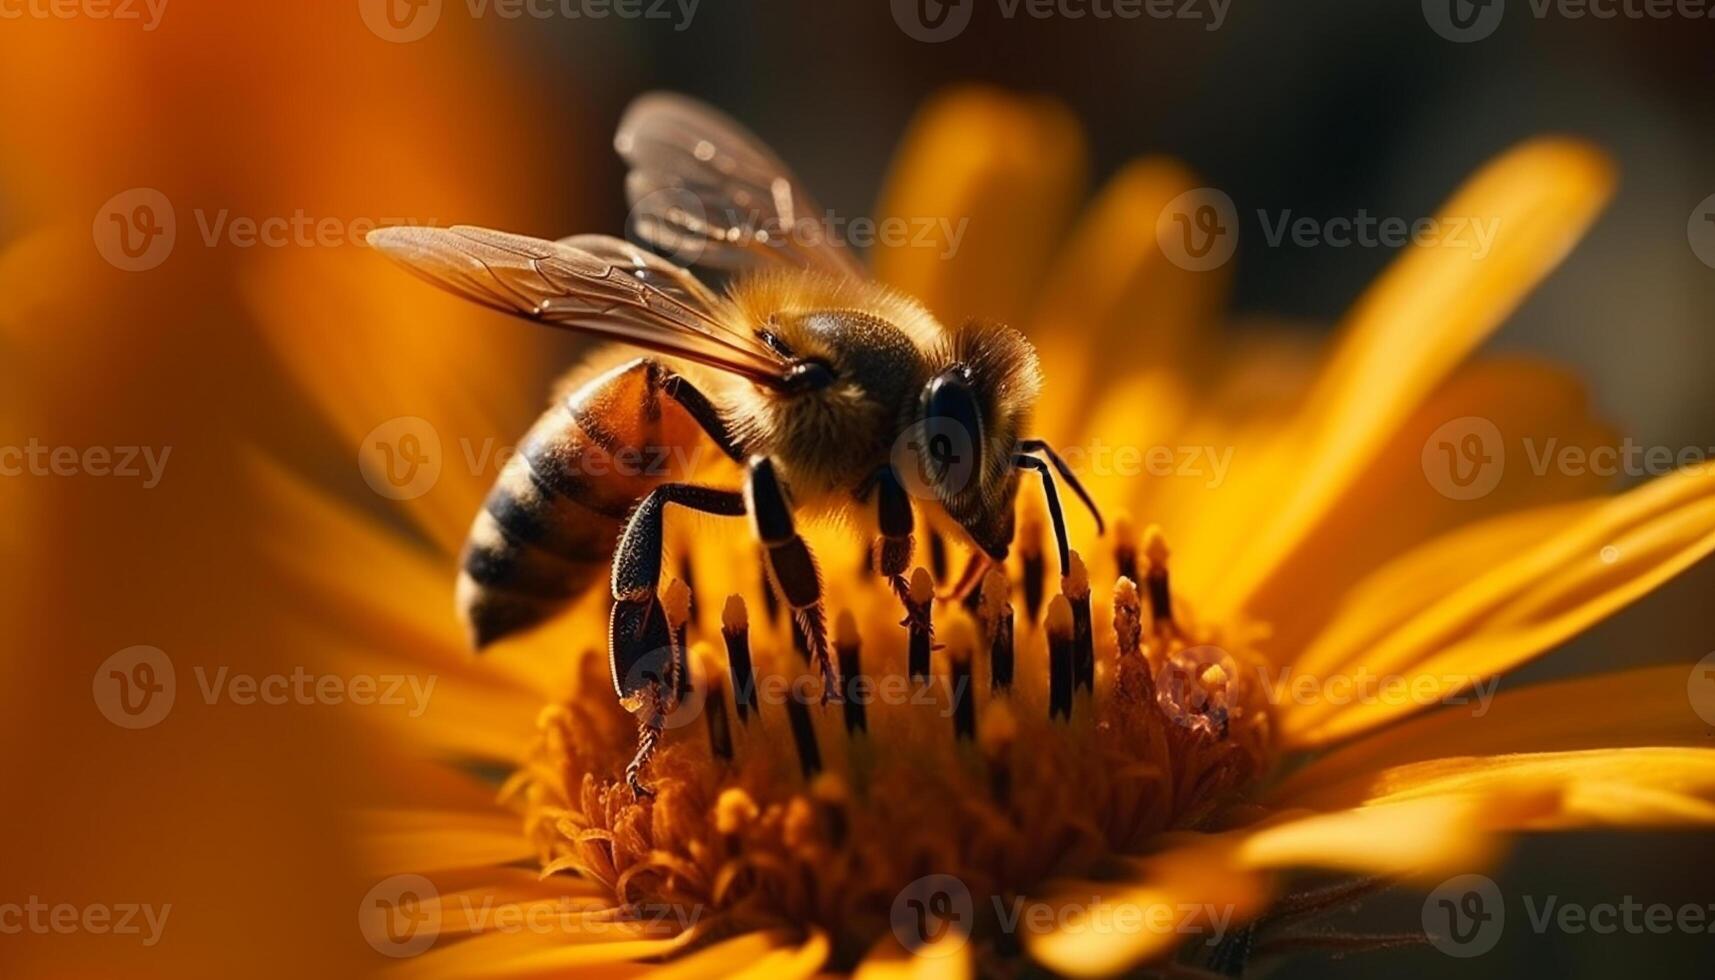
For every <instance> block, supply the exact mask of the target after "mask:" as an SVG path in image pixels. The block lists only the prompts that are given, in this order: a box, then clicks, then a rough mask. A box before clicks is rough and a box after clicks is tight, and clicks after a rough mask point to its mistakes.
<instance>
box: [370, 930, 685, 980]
mask: <svg viewBox="0 0 1715 980" xmlns="http://www.w3.org/2000/svg"><path fill="white" fill-rule="evenodd" d="M697 934H698V931H697V930H696V929H687V930H685V931H684V932H682V933H680V934H679V935H676V936H671V937H667V938H643V939H640V938H636V935H637V929H636V928H635V927H634V926H629V925H622V924H618V923H591V924H590V925H589V927H588V928H585V929H572V930H567V931H561V930H558V929H555V930H551V931H549V932H545V933H544V932H532V931H528V930H524V931H507V932H491V933H486V934H484V935H481V936H477V937H474V938H472V939H466V940H462V941H460V942H456V943H452V944H450V945H447V946H442V947H438V948H435V949H431V950H429V951H428V952H426V953H424V954H422V955H421V956H418V957H415V958H414V959H410V960H406V961H404V962H403V963H401V964H400V965H399V966H398V967H396V968H395V969H393V970H391V971H389V973H388V975H389V976H392V977H397V978H400V980H403V978H424V980H428V978H446V980H454V978H460V980H462V978H466V977H475V976H479V977H494V978H506V980H526V978H535V977H541V978H544V980H546V978H550V977H565V976H576V977H579V978H583V977H600V976H607V975H630V974H632V973H633V972H643V971H640V970H639V971H624V973H620V974H613V973H610V972H609V970H611V968H614V967H620V966H627V965H633V964H638V963H639V962H641V961H646V960H651V959H654V958H657V957H662V956H670V955H672V954H673V953H675V952H677V951H678V950H680V949H683V948H685V946H686V945H688V944H689V943H690V942H692V941H693V940H694V939H695V938H696V936H697Z"/></svg>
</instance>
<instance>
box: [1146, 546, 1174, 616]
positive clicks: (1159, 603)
mask: <svg viewBox="0 0 1715 980" xmlns="http://www.w3.org/2000/svg"><path fill="white" fill-rule="evenodd" d="M1143 552H1144V557H1145V558H1147V559H1148V560H1149V577H1148V582H1147V585H1148V588H1149V617H1150V620H1151V622H1153V623H1154V625H1155V632H1156V634H1157V635H1162V634H1165V633H1166V632H1167V631H1168V630H1170V629H1172V628H1173V591H1172V589H1171V588H1169V587H1168V584H1167V541H1166V539H1164V538H1163V537H1162V536H1161V528H1159V527H1156V526H1155V525H1153V524H1152V525H1150V527H1149V530H1147V531H1145V532H1143Z"/></svg>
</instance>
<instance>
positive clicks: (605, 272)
mask: <svg viewBox="0 0 1715 980" xmlns="http://www.w3.org/2000/svg"><path fill="white" fill-rule="evenodd" d="M614 142H615V146H616V148H617V149H618V151H619V153H620V155H621V156H622V157H623V158H624V160H625V161H626V162H627V163H628V165H629V166H630V172H629V175H628V177H627V180H626V191H627V197H628V199H629V201H630V203H631V205H632V214H633V217H634V221H633V226H634V227H633V231H634V234H635V236H636V237H637V238H639V239H640V240H641V242H642V243H643V244H645V245H649V246H653V247H654V248H656V249H660V250H662V251H664V252H667V253H670V254H676V255H681V256H689V257H690V258H691V259H692V260H694V262H695V264H698V265H701V266H704V267H707V268H708V269H710V270H715V271H720V272H724V273H729V274H731V279H730V282H729V284H728V286H727V288H726V291H725V292H724V293H716V292H715V291H713V290H711V289H710V288H709V287H708V286H706V285H704V284H703V282H702V281H700V280H699V279H698V278H696V277H695V276H694V275H693V274H692V273H691V272H690V271H688V269H686V268H685V267H684V266H682V265H681V264H679V263H676V262H672V261H668V260H667V259H665V258H662V257H660V256H659V255H656V254H654V253H653V252H650V251H646V250H645V249H644V248H642V247H639V246H638V245H634V244H631V243H629V242H626V241H623V240H620V239H616V238H610V237H607V236H602V235H579V236H574V237H571V238H566V239H562V240H560V241H548V240H543V239H537V238H529V237H524V236H521V235H513V234H506V233H503V232H499V231H490V230H486V229H480V228H470V227H454V228H425V227H397V228H384V229H381V230H378V231H376V232H374V233H373V234H372V235H370V237H369V241H370V243H371V244H372V245H374V246H375V247H376V248H378V249H379V250H381V251H382V252H384V253H386V254H387V255H389V256H391V257H392V258H394V259H395V260H397V261H399V262H400V263H402V264H403V265H404V266H406V267H407V268H408V269H409V270H411V271H412V272H414V273H416V274H418V275H420V276H422V277H423V278H425V279H427V280H429V281H430V282H433V283H436V284H438V285H440V286H442V287H445V288H446V289H449V290H451V291H453V292H455V293H458V294H460V295H462V296H465V297H467V298H469V299H472V300H475V301H476V302H478V303H482V304H484V305H486V306H489V307H492V308H494V309H497V310H500V311H503V312H506V313H511V314H514V315H516V316H520V317H523V318H525V319H529V320H534V321H537V322H540V323H544V324H547V325H550V326H555V327H561V328H565V329H568V330H572V331H576V332H579V333H582V334H586V335H589V336H592V337H597V338H602V339H606V340H610V341H615V342H618V343H620V344H625V345H629V346H631V347H634V348H641V349H642V350H644V351H647V352H649V353H648V354H647V355H646V356H642V357H638V358H636V359H634V360H631V361H629V362H627V363H624V364H621V365H619V366H618V367H616V368H613V369H612V370H609V371H607V372H606V373H603V374H601V375H599V376H598V377H596V378H594V379H593V380H590V381H587V382H586V383H584V384H582V385H579V386H576V387H573V388H572V389H571V390H569V392H568V393H566V394H565V395H564V396H562V397H559V398H557V399H556V400H555V401H554V402H553V404H552V405H551V406H550V407H549V408H548V410H547V411H546V412H545V413H544V414H543V415H542V417H541V418H540V419H539V420H538V421H537V422H536V423H535V425H534V426H533V427H532V428H531V429H530V431H529V433H528V434H527V435H526V436H525V438H524V439H523V440H522V442H521V443H520V446H519V451H518V452H517V453H516V454H514V455H513V457H512V458H511V459H510V460H509V462H508V463H507V465H506V467H505V468H504V470H503V472H502V473H501V474H500V477H499V479H498V480H497V482H496V483H495V486H494V488H493V490H492V492H491V493H490V494H489V496H488V498H487V501H486V503H485V504H484V507H483V509H482V511H481V512H480V513H478V514H477V516H476V519H475V522H474V524H473V525H472V527H471V531H470V535H469V538H468V540H467V542H466V545H465V548H464V555H463V565H462V570H461V573H460V575H459V583H458V589H457V605H458V611H459V614H460V616H461V618H462V619H463V621H464V622H465V624H466V626H467V627H468V629H469V631H470V636H471V640H472V642H473V644H474V645H475V647H476V648H477V649H479V650H480V649H481V648H483V647H485V646H487V645H489V644H490V643H493V642H494V641H496V640H498V639H500V638H502V637H505V636H508V635H510V634H513V633H516V632H519V631H522V630H525V629H527V628H529V627H532V626H535V625H537V624H539V623H541V622H543V621H544V620H546V619H548V618H549V617H551V616H553V615H554V614H555V613H557V612H559V611H561V610H562V609H563V608H564V607H565V606H567V605H568V604H569V603H570V602H571V601H572V600H573V599H574V598H575V597H576V596H577V595H579V594H580V593H581V592H582V590H583V589H584V587H586V586H587V585H588V584H589V583H590V582H591V581H592V580H593V579H594V578H595V577H596V576H597V575H599V574H600V573H601V572H602V570H604V569H606V568H609V567H610V566H611V579H612V594H613V606H612V612H611V617H610V624H609V625H610V631H609V637H608V642H609V656H610V666H611V669H612V674H613V682H614V689H615V692H616V694H617V695H618V696H619V698H620V699H621V701H622V702H623V703H624V704H625V706H626V707H627V708H628V709H629V710H631V711H632V712H634V713H637V714H638V715H639V717H640V743H639V753H638V759H637V760H636V762H634V764H633V766H632V768H631V769H630V770H629V772H630V773H631V774H632V776H631V782H632V788H633V790H634V791H636V792H637V793H639V794H640V795H643V794H647V792H648V791H647V790H646V789H645V788H644V787H643V786H642V785H641V784H640V783H639V781H638V780H637V778H636V775H635V774H636V772H637V771H638V770H639V769H640V768H641V766H642V764H643V763H644V762H645V761H646V757H647V754H648V751H649V748H650V747H651V746H652V745H653V744H654V739H655V736H657V735H658V734H659V731H660V720H661V719H662V718H663V717H664V714H665V712H668V711H671V710H672V709H673V707H674V706H675V705H676V704H677V702H678V698H679V697H680V696H681V694H682V693H683V690H682V688H683V685H684V683H685V678H686V664H685V651H684V650H683V649H679V648H678V647H679V643H678V641H677V640H676V638H675V637H674V636H673V632H674V631H673V630H671V629H670V628H669V626H668V622H667V617H666V614H665V612H664V610H663V607H662V604H661V601H660V599H659V597H658V595H657V588H658V585H659V582H660V578H661V553H662V539H663V520H664V517H665V512H666V509H667V507H668V506H669V505H672V506H676V507H683V508H688V509H690V510H694V511H701V512H704V513H707V514H713V515H720V516H726V517H734V518H748V519H749V522H750V526H751V529H752V530H753V531H754V533H755V535H756V537H757V539H758V540H759V541H760V543H761V545H762V554H763V556H764V558H763V560H764V564H765V565H766V569H767V579H768V581H769V582H770V583H771V585H772V587H773V589H774V590H775V593H776V594H777V595H778V597H779V598H780V599H782V600H784V602H785V604H786V605H787V606H788V607H789V608H790V609H791V612H792V615H793V617H794V618H795V619H796V621H797V625H798V627H799V629H800V630H801V632H802V635H803V637H804V641H805V645H806V647H807V651H808V655H809V658H810V661H811V663H812V664H813V665H814V668H815V669H816V670H817V671H818V672H819V673H820V676H821V679H822V689H823V694H822V697H823V701H824V702H826V701H828V700H830V699H834V698H837V697H839V681H838V675H837V673H836V671H835V667H834V665H833V662H832V658H831V657H830V655H829V648H828V640H827V617H826V615H825V613H824V610H823V602H822V586H821V578H820V574H819V572H818V570H817V566H816V561H815V559H814V557H813V556H812V555H811V553H810V549H809V548H808V547H807V546H806V544H805V542H804V539H803V538H802V537H800V536H799V534H798V532H797V530H796V526H795V520H794V513H795V512H801V511H829V510H832V511H838V512H840V513H842V514H845V515H847V516H850V517H853V518H854V521H853V523H854V524H855V525H856V526H858V527H859V528H860V529H862V530H863V531H866V532H868V533H869V535H870V536H871V538H872V540H873V551H872V556H873V559H874V561H873V565H874V568H875V570H876V572H877V573H878V574H880V575H882V576H884V577H885V578H886V579H887V580H888V584H889V585H890V587H891V588H892V589H893V591H894V592H895V593H896V594H898V595H899V597H900V598H901V600H902V601H904V600H905V599H906V598H907V596H908V585H907V579H906V571H907V566H908V563H909V561H910V556H911V552H912V535H913V532H914V527H915V514H916V512H917V511H918V510H921V511H922V512H923V516H924V517H925V518H926V519H927V520H929V521H930V522H931V523H932V524H933V525H935V526H937V527H940V528H943V529H945V530H946V531H947V532H948V533H951V534H954V535H958V536H962V538H963V539H964V540H966V541H968V542H969V543H970V545H971V546H972V547H973V548H974V558H973V561H972V563H971V568H969V569H967V574H966V575H964V576H963V577H962V579H961V581H963V582H966V583H973V582H975V581H978V580H980V575H981V572H982V571H983V570H984V568H985V567H986V565H987V563H990V562H1000V561H1003V560H1004V559H1005V558H1006V556H1007V551H1008V548H1009V546H1010V544H1011V542H1012V538H1013V533H1014V501H1015V499H1016V497H1017V494H1018V489H1019V479H1020V474H1021V473H1024V472H1027V471H1028V472H1035V473H1036V474H1038V475H1039V476H1040V477H1041V479H1042V483H1043V487H1044V491H1045V494H1046V498H1047V504H1048V510H1049V516H1050V518H1051V520H1052V523H1053V526H1054V533H1055V535H1056V539H1057V543H1058V547H1059V557H1060V565H1061V568H1062V569H1065V568H1066V565H1067V560H1068V545H1067V539H1066V527H1065V519H1064V516H1063V514H1062V511H1061V505H1060V499H1059V494H1058V492H1057V490H1056V487H1055V480H1054V475H1055V474H1056V473H1058V474H1059V476H1060V477H1061V478H1062V479H1064V480H1065V481H1066V482H1067V483H1068V484H1069V485H1070V486H1072V487H1073V489H1074V490H1075V491H1076V492H1077V494H1078V495H1079V497H1080V498H1081V499H1082V500H1083V502H1084V503H1085V504H1086V505H1087V506H1089V508H1090V510H1091V511H1092V513H1094V512H1095V510H1096V508H1095V505H1094V504H1093V502H1091V500H1090V498H1089V495H1088V494H1087V493H1085V492H1084V489H1083V487H1081V486H1080V485H1079V484H1078V481H1077V480H1076V478H1075V477H1074V476H1073V474H1072V473H1071V471H1070V470H1069V469H1068V468H1067V467H1066V465H1065V464H1064V463H1063V462H1062V461H1061V459H1060V457H1059V456H1058V454H1056V453H1055V452H1054V450H1053V449H1052V448H1051V447H1049V446H1048V444H1047V443H1046V442H1044V441H1042V440H1039V439H1028V438H1023V434H1024V430H1025V427H1026V426H1027V424H1028V421H1029V418H1030V413H1031V409H1032V406H1033V404H1034V402H1035V401H1036V398H1037V395H1038V391H1039V389H1040V387H1041V374H1040V371H1039V368H1038V364H1037V357H1036V352H1035V350H1034V348H1033V347H1032V346H1031V345H1030V343H1029V341H1027V340H1026V339H1025V338H1024V336H1023V335H1021V334H1020V333H1018V332H1017V331H1015V330H1013V329H1011V328H1010V327H1007V326H1003V325H1000V324H994V323H986V322H978V321H972V322H968V323H966V324H964V325H963V326H960V327H958V328H956V329H948V328H946V327H944V326H943V325H942V324H941V323H940V322H938V321H937V320H936V318H935V317H934V316H933V315H932V314H931V313H930V312H929V311H928V310H927V309H926V308H925V307H924V306H923V305H922V304H920V303H919V302H917V301H916V300H914V299H912V298H910V297H908V296H905V295H902V294H901V293H899V292H897V291H895V290H892V289H889V288H887V287H885V286H883V285H880V284H878V283H875V282H873V281H871V280H870V279H869V278H868V276H867V275H866V274H865V272H864V269H863V267H862V265H861V264H860V263H859V261H858V260H857V258H856V257H855V256H854V255H853V254H852V252H850V251H849V250H848V249H847V248H846V247H845V246H844V245H843V244H842V243H841V242H838V241H835V240H833V238H832V237H831V236H826V235H814V234H801V233H799V232H800V231H801V226H800V224H799V222H801V221H804V220H807V219H808V218H809V216H812V215H819V214H821V213H822V212H821V211H820V210H819V209H818V207H817V206H816V204H815V203H814V201H813V200H812V199H811V198H810V196H809V195H808V194H807V193H805V191H804V190H803V189H802V187H801V185H800V184H799V182H798V180H797V179H796V178H795V177H793V176H792V174H791V173H790V172H789V171H788V170H787V168H786V167H785V165H784V164H782V163H781V162H780V161H779V160H778V159H777V158H776V157H775V156H774V155H773V154H772V153H771V152H770V151H769V150H768V149H767V148H766V147H764V146H763V145H762V144H761V143H760V141H758V140H757V138H756V137H754V136H753V135H751V134H750V133H749V132H747V131H746V130H745V129H744V128H743V127H741V126H740V125H739V124H737V123H736V122H733V121H732V120H730V119H728V118H727V117H725V116H724V115H722V114H720V113H719V112H717V111H715V110H713V109H711V108H709V107H707V106H704V105H702V104H700V103H697V102H695V101H693V100H690V99H687V98H683V97H680V96H673V95H664V94H654V95H647V96H644V97H642V98H640V99H638V100H637V101H636V102H634V103H633V104H632V105H631V107H630V108H629V109H628V110H627V111H626V113H625V115H624V117H623V119H622V120H621V122H620V125H619V129H618V133H617V135H616V137H615V140H614ZM711 446H712V447H714V448H716V449H718V450H719V451H720V452H722V453H724V454H725V455H726V456H728V457H730V458H731V459H732V460H734V461H735V462H737V463H739V464H740V465H741V466H742V467H743V471H744V480H743V486H742V488H741V489H731V488H725V487H716V486H707V485H700V484H697V483H693V482H688V481H676V480H673V479H671V477H672V476H673V475H674V474H673V473H671V472H669V471H666V470H664V469H663V468H660V467H646V466H636V465H633V466H630V467H627V466H624V465H620V464H621V461H622V460H624V459H626V458H630V459H632V460H634V461H635V460H637V459H647V458H650V457H651V454H652V453H654V454H656V455H659V453H660V451H661V450H662V449H663V448H669V449H674V450H684V449H689V450H693V451H694V450H696V449H698V448H707V447H711ZM914 499H915V500H916V501H918V504H917V505H914V503H913V500H914ZM1096 520H1097V525H1098V530H1099V529H1100V525H1101V517H1100V515H1099V514H1097V515H1096ZM908 608H909V604H908Z"/></svg>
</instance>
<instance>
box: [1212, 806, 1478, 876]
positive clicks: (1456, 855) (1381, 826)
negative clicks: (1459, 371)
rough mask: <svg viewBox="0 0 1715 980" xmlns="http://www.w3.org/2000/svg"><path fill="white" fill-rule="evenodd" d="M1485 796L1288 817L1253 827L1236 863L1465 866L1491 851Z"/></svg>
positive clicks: (1373, 868) (1381, 871)
mask: <svg viewBox="0 0 1715 980" xmlns="http://www.w3.org/2000/svg"><path fill="white" fill-rule="evenodd" d="M1483 804H1484V801H1482V800H1472V799H1461V798H1447V797H1437V798H1434V799H1428V800H1412V801H1409V802H1404V803H1396V804H1392V805H1387V806H1368V807H1361V808H1358V809H1354V810H1341V811H1336V812H1333V813H1322V814H1316V815H1314V816H1308V817H1303V818H1300V819H1296V820H1288V821H1286V822H1283V823H1279V824H1275V825H1273V826H1270V827H1266V828H1264V829H1262V830H1259V831H1256V832H1255V833H1252V834H1251V835H1249V836H1248V837H1247V838H1246V839H1245V841H1244V843H1243V844H1241V845H1240V846H1239V848H1238V853H1237V857H1236V860H1237V862H1238V863H1239V864H1241V865H1244V866H1246V867H1251V868H1270V869H1283V868H1325V869H1329V870H1337V871H1348V872H1353V873H1357V874H1367V875H1384V876H1388V877H1413V876H1422V875H1436V874H1445V873H1447V872H1449V871H1454V870H1470V869H1471V868H1474V867H1478V866H1480V865H1482V864H1483V863H1485V862H1486V861H1487V860H1488V859H1489V858H1490V857H1491V856H1492V855H1493V853H1494V849H1495V842H1494V841H1493V840H1492V839H1490V838H1489V837H1488V836H1487V835H1486V834H1484V833H1482V830H1481V828H1482V826H1483V823H1484V820H1485V819H1486V815H1485V811H1484V808H1483Z"/></svg>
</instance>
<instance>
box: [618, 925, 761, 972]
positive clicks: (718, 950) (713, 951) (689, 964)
mask: <svg viewBox="0 0 1715 980" xmlns="http://www.w3.org/2000/svg"><path fill="white" fill-rule="evenodd" d="M785 943H786V934H785V933H784V932H781V931H778V930H771V931H766V932H747V933H745V934H743V935H740V936H737V937H734V938H732V939H728V940H727V941H725V942H721V943H716V944H715V945H713V946H710V947H708V948H707V949H700V950H698V951H696V952H695V953H692V954H691V955H689V956H682V957H680V958H678V959H675V960H672V961H671V962H669V963H667V965H665V966H661V967H657V968H655V969H652V970H650V971H649V973H648V974H647V975H648V977H649V980H721V978H724V977H727V976H731V975H735V974H737V973H739V972H740V971H741V970H743V969H744V968H745V967H746V966H748V965H750V964H754V963H756V962H758V961H759V960H760V959H762V958H764V957H766V956H768V955H770V954H772V953H773V952H774V951H775V950H778V949H779V948H780V947H781V946H783V945H785Z"/></svg>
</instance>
